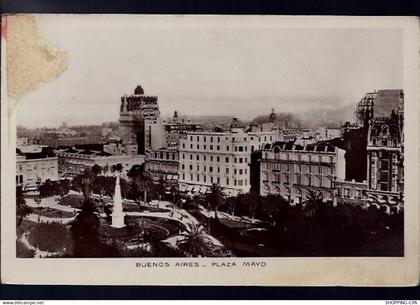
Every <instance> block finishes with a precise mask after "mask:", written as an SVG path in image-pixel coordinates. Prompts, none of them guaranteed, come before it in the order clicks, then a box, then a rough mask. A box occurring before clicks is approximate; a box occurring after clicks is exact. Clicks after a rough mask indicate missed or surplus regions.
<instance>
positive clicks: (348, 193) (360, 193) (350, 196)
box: [335, 179, 368, 208]
mask: <svg viewBox="0 0 420 305" xmlns="http://www.w3.org/2000/svg"><path fill="white" fill-rule="evenodd" d="M335 188H336V190H337V192H336V193H337V202H338V203H340V204H350V205H359V206H361V207H363V208H365V207H367V205H368V202H367V195H366V190H367V183H366V181H362V182H358V181H355V180H354V179H353V180H351V181H348V180H346V181H336V182H335Z"/></svg>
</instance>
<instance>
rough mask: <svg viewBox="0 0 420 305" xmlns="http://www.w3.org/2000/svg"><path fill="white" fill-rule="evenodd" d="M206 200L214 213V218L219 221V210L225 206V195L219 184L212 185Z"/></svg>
mask: <svg viewBox="0 0 420 305" xmlns="http://www.w3.org/2000/svg"><path fill="white" fill-rule="evenodd" d="M206 199H207V202H208V205H209V206H208V207H209V208H210V209H212V210H213V211H214V218H215V219H218V217H217V209H218V207H219V206H221V205H223V203H224V201H225V195H224V193H223V191H222V188H221V187H220V185H219V184H217V183H213V184H212V186H211V188H210V192H209V193H208V194H206Z"/></svg>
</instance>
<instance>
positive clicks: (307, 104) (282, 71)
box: [17, 16, 403, 128]
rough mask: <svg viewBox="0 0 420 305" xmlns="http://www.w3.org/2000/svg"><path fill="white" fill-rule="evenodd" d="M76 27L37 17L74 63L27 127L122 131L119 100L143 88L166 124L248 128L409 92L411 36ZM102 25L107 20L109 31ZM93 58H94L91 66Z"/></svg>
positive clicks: (183, 25)
mask: <svg viewBox="0 0 420 305" xmlns="http://www.w3.org/2000/svg"><path fill="white" fill-rule="evenodd" d="M67 18H68V17H64V18H62V17H60V18H54V17H51V16H48V18H44V17H42V16H40V17H38V26H39V30H40V32H41V33H42V35H43V37H44V38H45V40H46V41H47V42H48V44H49V45H50V46H51V47H53V48H58V49H61V50H64V51H66V52H67V54H68V57H69V60H68V64H67V70H66V71H64V73H63V74H62V75H61V76H59V77H58V78H57V79H56V80H53V81H51V82H49V83H46V84H44V85H42V86H41V87H40V88H38V89H37V90H36V91H34V92H32V93H29V94H28V95H27V96H25V97H23V98H22V99H21V101H20V103H19V106H18V107H17V123H18V125H22V126H25V127H29V128H31V127H44V126H45V127H54V126H59V125H61V123H62V122H67V123H68V124H69V125H90V124H92V125H94V124H100V123H102V122H108V121H116V120H117V119H118V116H117V114H116V110H117V109H118V107H119V102H120V97H121V96H122V95H124V94H131V93H132V90H133V89H134V88H135V87H136V86H137V85H138V84H141V85H142V86H143V88H144V90H145V94H146V95H156V96H158V98H159V106H160V110H161V113H162V116H171V115H172V113H173V111H174V110H178V112H179V113H180V114H182V115H192V116H194V115H229V116H237V117H239V118H242V119H244V120H250V119H252V118H254V117H255V116H257V115H261V114H265V113H268V112H269V111H270V110H271V108H275V110H276V112H291V113H298V112H303V111H305V110H310V109H312V108H329V109H334V108H340V107H346V106H348V105H350V104H353V105H354V104H356V103H357V102H358V101H359V100H360V98H361V97H362V96H363V94H364V93H365V92H370V91H373V90H375V89H383V88H395V89H398V88H402V87H403V86H402V48H401V45H402V31H401V30H400V29H397V28H382V29H380V28H316V27H315V28H284V27H268V26H261V25H259V24H257V23H255V24H253V23H252V22H251V24H249V25H248V26H239V23H235V22H233V23H232V24H231V25H230V26H228V27H222V26H221V25H218V24H217V23H216V22H213V24H211V27H210V26H209V23H208V22H207V23H206V22H203V24H200V25H199V26H197V27H196V28H192V27H190V26H189V24H190V23H188V20H189V18H180V17H168V19H167V24H166V25H165V26H160V27H156V26H153V18H150V19H148V21H147V22H143V23H142V21H141V20H135V19H133V20H132V21H131V22H128V23H127V22H126V23H124V25H120V26H117V20H118V18H109V17H105V16H96V17H95V18H84V17H78V18H77V21H76V22H75V20H74V19H67ZM96 18H107V19H106V21H107V23H109V25H107V26H106V27H104V25H103V23H101V22H98V20H97V19H96ZM140 19H141V18H140ZM204 19H205V18H204ZM70 20H72V22H70ZM93 20H95V22H93ZM150 20H151V21H150ZM250 20H251V21H252V19H250ZM149 23H150V24H149ZM253 25H254V26H253ZM69 36H70V37H72V39H69ZM110 37H112V39H109V38H110ZM134 37H135V39H134ZM115 45H118V46H119V47H115ZM145 45H146V46H151V47H150V48H145V47H144V46H145ZM169 50H170V52H169ZM88 53H91V54H95V56H94V57H92V59H89V60H87V59H86V54H88ZM273 80H277V81H273ZM51 100H54V103H53V104H52V103H51ZM23 109H25V111H23ZM99 109H100V111H99Z"/></svg>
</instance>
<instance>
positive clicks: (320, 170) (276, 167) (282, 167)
mask: <svg viewBox="0 0 420 305" xmlns="http://www.w3.org/2000/svg"><path fill="white" fill-rule="evenodd" d="M265 169H266V170H272V171H286V172H288V171H290V170H292V169H293V164H282V163H271V164H270V163H265ZM294 169H295V171H296V172H298V173H316V174H325V175H332V169H331V168H329V167H322V166H310V165H304V166H302V165H300V164H296V165H294Z"/></svg>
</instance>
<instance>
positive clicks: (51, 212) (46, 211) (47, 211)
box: [32, 207, 76, 218]
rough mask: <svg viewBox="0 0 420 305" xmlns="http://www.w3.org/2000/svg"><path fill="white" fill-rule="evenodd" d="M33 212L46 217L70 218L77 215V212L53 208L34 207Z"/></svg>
mask: <svg viewBox="0 0 420 305" xmlns="http://www.w3.org/2000/svg"><path fill="white" fill-rule="evenodd" d="M32 212H33V213H34V214H39V215H42V216H46V217H53V218H70V217H73V216H75V215H76V213H72V212H66V211H58V210H55V209H52V208H45V207H41V208H33V209H32Z"/></svg>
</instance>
